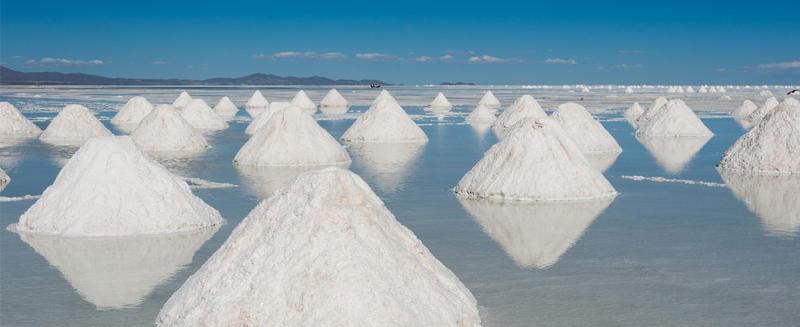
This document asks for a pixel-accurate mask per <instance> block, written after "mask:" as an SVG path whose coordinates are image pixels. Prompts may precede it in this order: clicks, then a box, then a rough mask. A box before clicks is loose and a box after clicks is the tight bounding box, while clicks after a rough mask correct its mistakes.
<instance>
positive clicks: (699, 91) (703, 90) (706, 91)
mask: <svg viewBox="0 0 800 327" xmlns="http://www.w3.org/2000/svg"><path fill="white" fill-rule="evenodd" d="M697 93H708V88H706V86H705V85H703V86H701V87H700V89H699V90H697Z"/></svg>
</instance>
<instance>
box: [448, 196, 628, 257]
mask: <svg viewBox="0 0 800 327" xmlns="http://www.w3.org/2000/svg"><path fill="white" fill-rule="evenodd" d="M458 200H459V202H461V206H462V207H464V210H466V211H467V212H468V213H469V214H470V215H471V216H472V217H473V218H475V220H476V221H478V223H480V224H481V226H483V230H484V231H485V232H486V234H488V235H489V236H490V237H491V238H492V239H494V240H495V241H497V243H500V245H501V246H502V247H503V249H504V250H505V251H506V253H507V254H508V255H509V256H510V257H511V258H512V259H513V260H514V262H516V263H517V264H518V265H520V266H522V267H525V268H536V269H543V268H548V267H550V266H552V265H553V264H555V263H556V262H558V260H559V259H560V258H561V256H562V255H564V253H566V252H567V250H569V249H570V248H571V247H572V246H573V245H574V244H575V242H577V241H578V240H579V239H580V238H581V235H583V233H584V232H585V231H586V229H587V228H589V225H591V224H592V221H594V219H595V218H597V216H599V215H600V214H601V213H602V212H603V210H605V209H606V208H608V206H609V205H611V202H613V201H614V198H607V199H603V200H594V201H581V202H551V203H535V204H521V203H506V204H503V203H495V202H490V201H485V200H469V199H461V198H459V199H458Z"/></svg>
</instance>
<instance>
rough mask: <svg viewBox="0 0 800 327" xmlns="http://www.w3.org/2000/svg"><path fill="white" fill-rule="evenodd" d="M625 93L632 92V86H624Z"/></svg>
mask: <svg viewBox="0 0 800 327" xmlns="http://www.w3.org/2000/svg"><path fill="white" fill-rule="evenodd" d="M625 93H626V94H631V93H633V88H632V87H630V86H628V87H626V88H625Z"/></svg>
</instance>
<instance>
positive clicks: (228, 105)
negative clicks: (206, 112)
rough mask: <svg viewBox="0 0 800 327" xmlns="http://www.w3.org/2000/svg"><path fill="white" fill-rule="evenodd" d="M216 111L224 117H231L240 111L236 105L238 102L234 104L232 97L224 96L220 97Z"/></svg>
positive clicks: (215, 107)
mask: <svg viewBox="0 0 800 327" xmlns="http://www.w3.org/2000/svg"><path fill="white" fill-rule="evenodd" d="M214 112H216V113H217V115H219V116H220V117H222V118H224V119H231V118H233V117H235V116H236V113H238V112H239V108H237V107H236V104H234V103H233V101H231V99H230V98H228V97H222V99H219V102H217V105H215V106H214Z"/></svg>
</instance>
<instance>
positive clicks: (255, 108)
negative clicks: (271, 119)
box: [244, 90, 269, 118]
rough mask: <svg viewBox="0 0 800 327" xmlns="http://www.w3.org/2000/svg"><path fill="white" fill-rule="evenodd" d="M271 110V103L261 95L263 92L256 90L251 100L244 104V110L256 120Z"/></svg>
mask: <svg viewBox="0 0 800 327" xmlns="http://www.w3.org/2000/svg"><path fill="white" fill-rule="evenodd" d="M268 108H269V101H267V98H265V97H264V95H263V94H261V91H258V90H256V91H255V92H253V95H252V96H251V97H250V100H247V103H245V104H244V109H245V111H247V113H248V114H249V115H250V117H253V118H256V117H258V115H260V114H261V113H262V112H264V111H266V110H267V109H268Z"/></svg>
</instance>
